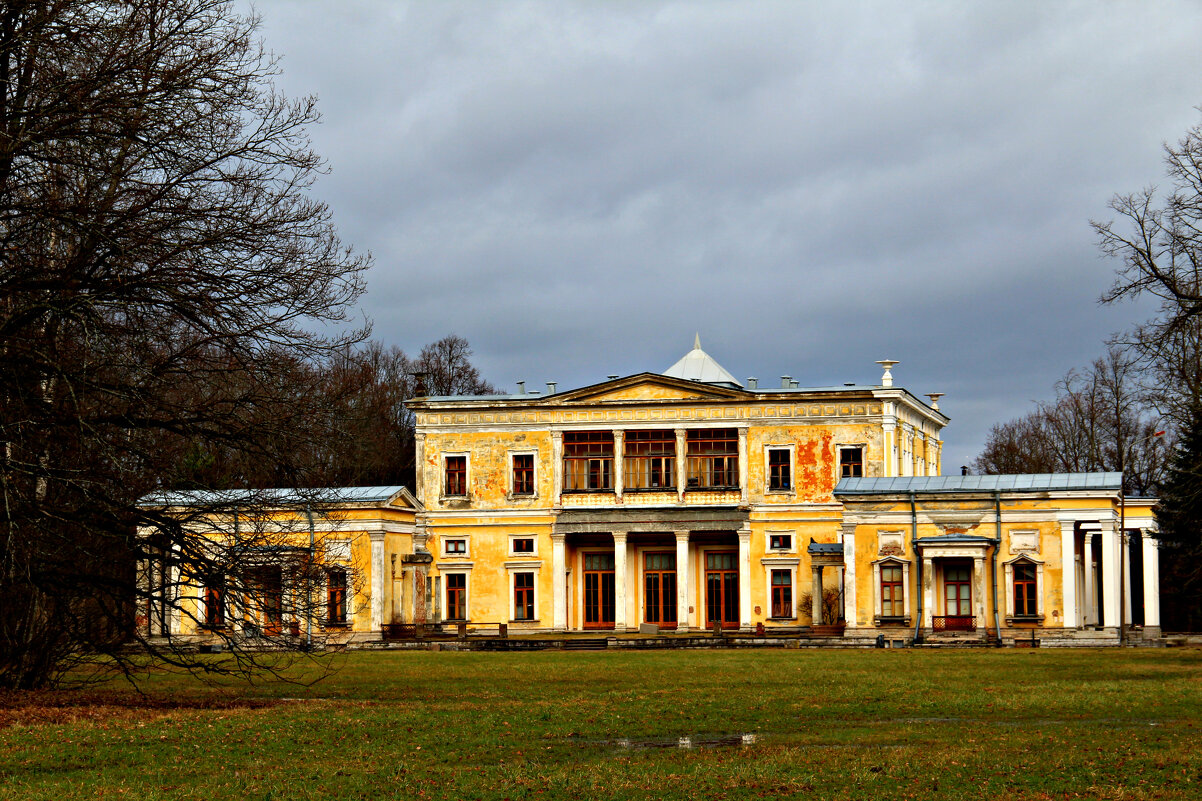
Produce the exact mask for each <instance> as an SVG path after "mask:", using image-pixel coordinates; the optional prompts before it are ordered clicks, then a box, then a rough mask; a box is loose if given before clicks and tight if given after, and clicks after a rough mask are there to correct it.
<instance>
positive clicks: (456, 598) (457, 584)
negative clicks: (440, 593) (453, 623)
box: [446, 573, 467, 620]
mask: <svg viewBox="0 0 1202 801" xmlns="http://www.w3.org/2000/svg"><path fill="white" fill-rule="evenodd" d="M446 580H447V620H467V574H466V573H448V574H447V576H446Z"/></svg>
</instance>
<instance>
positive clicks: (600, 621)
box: [584, 553, 614, 629]
mask: <svg viewBox="0 0 1202 801" xmlns="http://www.w3.org/2000/svg"><path fill="white" fill-rule="evenodd" d="M613 626H614V555H613V554H612V553H590V554H585V555H584V627H585V628H586V629H604V628H611V629H612V628H613Z"/></svg>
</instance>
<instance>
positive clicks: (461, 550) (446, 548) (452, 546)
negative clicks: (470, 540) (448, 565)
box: [443, 540, 467, 554]
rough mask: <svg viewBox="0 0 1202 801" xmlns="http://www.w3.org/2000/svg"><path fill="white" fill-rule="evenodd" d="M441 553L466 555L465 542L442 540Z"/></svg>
mask: <svg viewBox="0 0 1202 801" xmlns="http://www.w3.org/2000/svg"><path fill="white" fill-rule="evenodd" d="M443 553H448V554H466V553H467V540H443Z"/></svg>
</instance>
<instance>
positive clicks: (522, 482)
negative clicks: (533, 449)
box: [513, 453, 534, 495]
mask: <svg viewBox="0 0 1202 801" xmlns="http://www.w3.org/2000/svg"><path fill="white" fill-rule="evenodd" d="M513 494H514V495H533V494H534V454H533V453H515V454H514V455H513Z"/></svg>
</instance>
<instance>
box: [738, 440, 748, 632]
mask: <svg viewBox="0 0 1202 801" xmlns="http://www.w3.org/2000/svg"><path fill="white" fill-rule="evenodd" d="M747 492H748V489H747V427H746V426H739V503H741V504H746V503H747ZM749 608H750V607H749ZM749 619H750V618H748V620H749ZM740 622H742V623H744V625H745V624H746V620H742V621H740Z"/></svg>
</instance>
